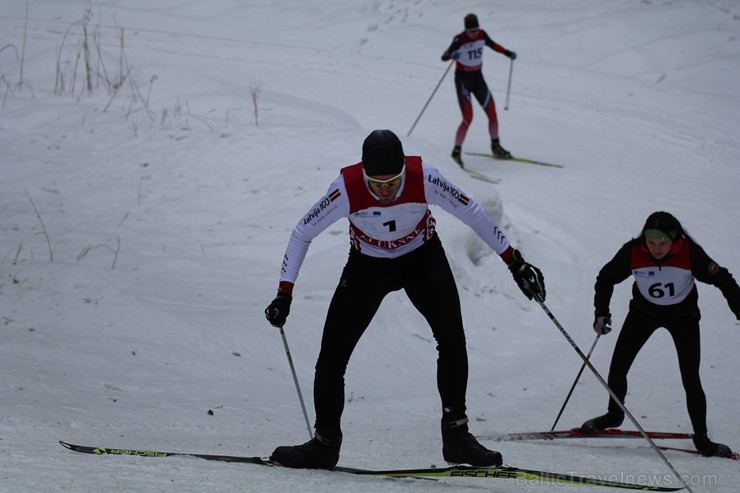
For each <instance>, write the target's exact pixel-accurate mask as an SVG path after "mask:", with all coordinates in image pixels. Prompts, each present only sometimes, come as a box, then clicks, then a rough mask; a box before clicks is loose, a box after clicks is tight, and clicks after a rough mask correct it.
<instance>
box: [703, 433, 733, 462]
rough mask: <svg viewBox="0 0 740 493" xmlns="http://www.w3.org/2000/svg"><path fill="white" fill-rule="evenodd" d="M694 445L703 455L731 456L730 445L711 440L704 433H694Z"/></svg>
mask: <svg viewBox="0 0 740 493" xmlns="http://www.w3.org/2000/svg"><path fill="white" fill-rule="evenodd" d="M694 445H696V450H698V451H699V453H701V455H703V456H704V457H728V458H729V457H732V450H730V447H728V446H727V445H725V444H724V443H716V442H713V441H711V440H710V439H709V437H708V436H707V434H706V433H702V434H700V435H694Z"/></svg>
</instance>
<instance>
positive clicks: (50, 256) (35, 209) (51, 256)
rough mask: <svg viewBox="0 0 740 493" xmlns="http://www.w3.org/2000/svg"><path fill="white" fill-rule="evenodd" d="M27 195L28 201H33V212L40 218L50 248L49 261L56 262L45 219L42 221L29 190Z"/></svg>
mask: <svg viewBox="0 0 740 493" xmlns="http://www.w3.org/2000/svg"><path fill="white" fill-rule="evenodd" d="M26 195H28V200H30V201H31V205H32V206H33V210H34V211H36V217H38V218H39V222H40V223H41V231H43V232H44V236H45V237H46V244H47V245H48V246H49V261H50V262H54V250H53V249H52V248H51V240H50V239H49V235H48V234H47V233H46V226H44V221H43V219H41V214H40V213H39V210H38V209H37V208H36V204H35V203H34V202H33V197H31V194H30V193H28V190H26Z"/></svg>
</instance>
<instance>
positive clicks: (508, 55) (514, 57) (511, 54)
mask: <svg viewBox="0 0 740 493" xmlns="http://www.w3.org/2000/svg"><path fill="white" fill-rule="evenodd" d="M504 55H506V56H507V57H509V58H511V59H512V60H516V53H514V52H513V51H510V50H505V51H504Z"/></svg>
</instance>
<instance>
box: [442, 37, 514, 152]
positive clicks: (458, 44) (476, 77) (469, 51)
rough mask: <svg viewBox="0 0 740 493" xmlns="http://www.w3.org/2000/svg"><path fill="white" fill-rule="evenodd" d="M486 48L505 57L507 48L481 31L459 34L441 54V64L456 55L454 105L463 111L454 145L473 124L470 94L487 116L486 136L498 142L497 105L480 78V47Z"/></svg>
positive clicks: (483, 80) (463, 138)
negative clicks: (456, 103) (457, 105)
mask: <svg viewBox="0 0 740 493" xmlns="http://www.w3.org/2000/svg"><path fill="white" fill-rule="evenodd" d="M486 46H488V47H489V48H491V49H492V50H494V51H496V52H498V53H501V54H505V53H506V51H507V50H506V48H504V47H503V46H501V45H500V44H498V43H496V42H494V41H493V40H492V39H491V38H490V37H489V36H488V34H486V32H485V31H484V30H483V29H478V30H477V31H475V32H473V33H468V32H466V31H463V32H461V33H460V34H458V35H457V36H455V37H454V39H453V40H452V44H450V46H449V48H447V50H446V51H445V52H444V53H443V54H442V61H445V62H446V61H448V60H450V59H451V58H452V54H453V53H459V55H460V56H459V58H457V60H456V61H455V89H456V90H457V102H458V104H459V105H460V111H461V112H462V122H461V123H460V125H459V126H458V127H457V133H456V134H455V146H462V144H463V141H464V140H465V135H466V134H467V133H468V128H469V127H470V123H471V122H472V121H473V105H472V102H471V95H472V96H475V99H477V100H478V103H479V104H480V105H481V107H482V108H483V111H485V112H486V116H487V117H488V133H489V134H490V135H491V139H498V117H497V116H496V102H495V101H494V99H493V95H492V94H491V91H489V90H488V86H487V85H486V81H485V79H484V78H483V73H482V72H481V69H482V68H483V48H484V47H486Z"/></svg>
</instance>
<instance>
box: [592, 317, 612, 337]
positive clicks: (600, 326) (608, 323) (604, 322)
mask: <svg viewBox="0 0 740 493" xmlns="http://www.w3.org/2000/svg"><path fill="white" fill-rule="evenodd" d="M594 331H595V332H596V333H597V334H599V335H602V336H603V335H606V334H608V333H609V332H611V331H612V316H611V314H609V313H608V312H607V313H606V314H599V313H597V314H596V316H595V317H594Z"/></svg>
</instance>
